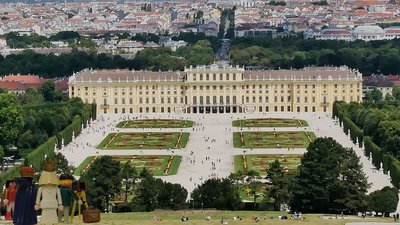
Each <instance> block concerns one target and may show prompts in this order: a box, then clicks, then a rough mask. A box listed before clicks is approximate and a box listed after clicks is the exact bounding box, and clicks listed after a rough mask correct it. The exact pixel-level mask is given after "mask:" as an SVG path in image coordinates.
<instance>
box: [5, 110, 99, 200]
mask: <svg viewBox="0 0 400 225" xmlns="http://www.w3.org/2000/svg"><path fill="white" fill-rule="evenodd" d="M62 105H65V103H53V104H48V105H40V106H30V108H35V107H48V108H54V107H61V106H62ZM84 107H85V110H84V113H83V115H76V116H75V117H74V119H73V120H72V123H71V124H70V125H68V126H67V127H66V128H65V129H64V130H62V131H61V132H59V133H58V134H57V135H55V136H52V137H50V138H49V139H47V141H46V142H44V143H43V144H41V145H40V146H38V147H37V148H36V149H35V150H33V151H32V152H31V153H29V154H28V155H27V156H26V157H25V160H26V162H27V163H28V165H32V166H33V167H35V169H36V170H37V171H41V170H42V162H43V159H44V157H45V155H48V156H49V155H52V154H54V147H55V145H56V144H57V145H58V147H60V145H61V139H62V138H64V145H67V144H68V143H70V142H71V141H72V132H75V136H77V135H79V134H80V133H81V129H82V122H83V121H84V126H86V121H88V120H90V118H91V117H92V118H93V119H96V104H91V105H85V106H84ZM82 118H84V119H82ZM20 167H21V165H16V166H14V167H12V168H10V169H8V170H7V171H6V172H5V173H3V174H1V175H0V185H1V187H2V186H3V185H4V184H5V182H6V180H7V179H8V178H10V177H18V176H19V168H20ZM1 195H2V193H0V196H1Z"/></svg>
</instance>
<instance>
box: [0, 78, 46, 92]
mask: <svg viewBox="0 0 400 225" xmlns="http://www.w3.org/2000/svg"><path fill="white" fill-rule="evenodd" d="M46 81H47V79H43V78H41V77H39V76H36V75H8V76H4V77H1V78H0V88H4V89H7V90H8V91H9V92H12V93H23V92H25V90H26V89H27V88H39V87H41V86H42V84H43V83H44V82H46Z"/></svg>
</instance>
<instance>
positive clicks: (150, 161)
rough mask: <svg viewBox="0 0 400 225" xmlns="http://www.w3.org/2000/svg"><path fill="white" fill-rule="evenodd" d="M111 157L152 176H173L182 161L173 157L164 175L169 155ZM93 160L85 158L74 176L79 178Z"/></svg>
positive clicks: (91, 157) (180, 157)
mask: <svg viewBox="0 0 400 225" xmlns="http://www.w3.org/2000/svg"><path fill="white" fill-rule="evenodd" d="M100 157H101V156H100ZM111 157H112V158H113V160H117V161H119V162H121V163H122V164H123V163H126V162H127V161H130V163H131V165H132V166H135V167H136V169H137V170H138V171H141V170H142V169H143V168H146V169H147V170H149V171H150V172H151V173H152V174H153V175H154V176H167V175H175V174H176V173H177V172H178V168H179V164H180V163H181V159H182V156H173V159H172V161H171V166H170V169H169V170H168V174H165V171H166V168H167V165H168V161H169V160H170V157H171V156H169V155H121V156H115V155H114V156H111ZM93 159H94V156H90V157H87V158H86V159H85V160H84V161H83V162H82V163H81V164H80V165H79V166H78V168H77V169H76V170H75V172H74V175H77V176H80V175H81V174H82V172H84V169H86V170H87V169H88V168H89V167H90V165H89V164H90V162H93ZM86 170H85V171H86Z"/></svg>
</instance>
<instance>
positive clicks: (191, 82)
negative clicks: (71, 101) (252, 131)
mask: <svg viewBox="0 0 400 225" xmlns="http://www.w3.org/2000/svg"><path fill="white" fill-rule="evenodd" d="M69 96H70V97H79V98H81V99H82V100H83V101H84V102H86V103H96V104H97V112H98V113H168V112H181V113H242V112H331V111H332V105H333V102H334V101H345V102H361V101H362V74H361V73H359V72H358V71H357V70H352V69H349V68H347V67H345V66H342V67H306V68H304V69H301V70H245V69H244V68H243V67H239V66H236V67H233V66H221V65H210V66H197V67H189V68H185V70H184V71H176V72H150V71H131V70H118V69H117V70H89V69H85V70H83V71H81V72H78V73H76V74H73V75H72V76H71V77H70V78H69Z"/></svg>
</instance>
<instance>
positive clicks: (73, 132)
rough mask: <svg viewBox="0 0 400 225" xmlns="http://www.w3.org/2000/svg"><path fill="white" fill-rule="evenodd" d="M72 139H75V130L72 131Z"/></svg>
mask: <svg viewBox="0 0 400 225" xmlns="http://www.w3.org/2000/svg"><path fill="white" fill-rule="evenodd" d="M72 141H73V142H74V141H75V131H72Z"/></svg>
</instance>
